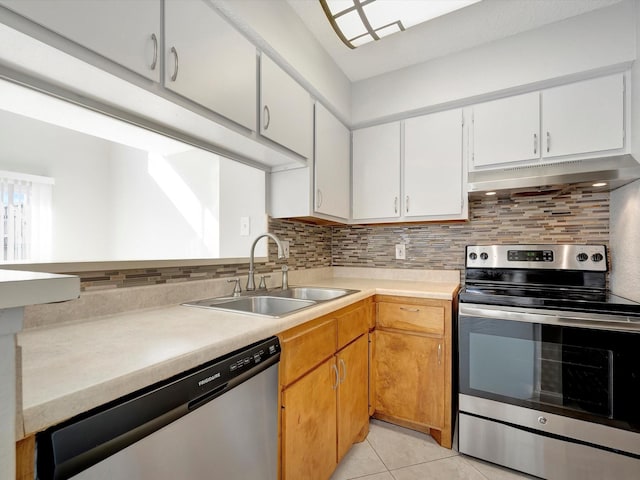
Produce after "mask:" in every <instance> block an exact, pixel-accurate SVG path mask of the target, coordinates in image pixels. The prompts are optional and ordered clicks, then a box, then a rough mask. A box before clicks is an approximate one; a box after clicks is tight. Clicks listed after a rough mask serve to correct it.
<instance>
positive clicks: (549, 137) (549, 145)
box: [547, 132, 551, 153]
mask: <svg viewBox="0 0 640 480" xmlns="http://www.w3.org/2000/svg"><path fill="white" fill-rule="evenodd" d="M550 148H551V135H550V134H549V132H547V153H549V149H550Z"/></svg>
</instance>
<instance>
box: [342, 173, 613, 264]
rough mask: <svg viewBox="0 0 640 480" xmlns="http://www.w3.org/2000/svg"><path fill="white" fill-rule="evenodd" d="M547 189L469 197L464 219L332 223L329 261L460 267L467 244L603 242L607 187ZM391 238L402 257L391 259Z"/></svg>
mask: <svg viewBox="0 0 640 480" xmlns="http://www.w3.org/2000/svg"><path fill="white" fill-rule="evenodd" d="M550 192H552V193H544V194H537V195H535V196H524V195H518V194H512V195H510V196H507V197H503V196H500V197H498V196H484V195H483V196H481V197H474V198H472V199H470V200H469V221H468V222H448V223H425V224H405V225H396V226H394V225H375V226H371V225H363V226H349V227H333V232H332V265H334V266H360V267H362V266H370V267H389V268H391V267H393V268H426V269H434V270H438V269H455V270H463V269H464V247H465V246H466V245H468V244H499V243H598V244H605V245H608V244H609V192H604V191H601V192H591V191H589V190H588V189H586V188H577V187H569V186H566V185H565V186H560V187H558V188H554V189H553V190H552V191H551V190H550ZM397 243H404V244H405V245H406V260H396V259H395V244H397Z"/></svg>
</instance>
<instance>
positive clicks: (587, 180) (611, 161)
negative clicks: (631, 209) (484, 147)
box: [468, 154, 640, 193]
mask: <svg viewBox="0 0 640 480" xmlns="http://www.w3.org/2000/svg"><path fill="white" fill-rule="evenodd" d="M637 179H640V163H638V162H637V161H636V160H635V159H634V158H633V157H632V156H631V155H628V154H627V155H617V156H612V157H603V158H593V159H588V160H575V161H570V162H563V163H553V164H545V165H533V166H526V167H512V168H504V169H500V170H485V171H476V172H469V185H468V191H469V193H473V192H489V191H498V190H514V189H519V190H521V189H526V188H529V187H531V188H535V187H542V186H546V185H559V184H568V183H572V184H576V183H577V184H580V183H584V184H593V183H596V182H606V184H607V186H606V189H608V190H613V189H616V188H618V187H621V186H622V185H626V184H627V183H630V182H633V181H634V180H637Z"/></svg>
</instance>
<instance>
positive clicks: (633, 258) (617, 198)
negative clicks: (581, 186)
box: [609, 180, 640, 302]
mask: <svg viewBox="0 0 640 480" xmlns="http://www.w3.org/2000/svg"><path fill="white" fill-rule="evenodd" d="M610 235H611V239H610V241H609V244H610V246H611V258H612V265H611V291H612V292H613V293H615V294H617V295H621V296H623V297H626V298H630V299H632V300H635V301H637V302H640V180H637V181H635V182H633V183H632V184H629V185H625V186H624V187H622V188H619V189H617V190H614V191H613V192H611V227H610Z"/></svg>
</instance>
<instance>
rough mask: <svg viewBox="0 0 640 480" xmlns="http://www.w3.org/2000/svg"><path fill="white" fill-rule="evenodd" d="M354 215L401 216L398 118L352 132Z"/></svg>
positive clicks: (357, 217) (356, 218) (364, 217)
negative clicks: (392, 121) (396, 120)
mask: <svg viewBox="0 0 640 480" xmlns="http://www.w3.org/2000/svg"><path fill="white" fill-rule="evenodd" d="M352 161H353V218H354V220H356V221H357V220H366V219H372V218H392V217H399V216H400V208H401V207H400V122H394V123H388V124H384V125H377V126H375V127H369V128H363V129H361V130H356V131H354V132H353V160H352Z"/></svg>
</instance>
